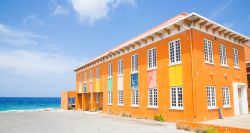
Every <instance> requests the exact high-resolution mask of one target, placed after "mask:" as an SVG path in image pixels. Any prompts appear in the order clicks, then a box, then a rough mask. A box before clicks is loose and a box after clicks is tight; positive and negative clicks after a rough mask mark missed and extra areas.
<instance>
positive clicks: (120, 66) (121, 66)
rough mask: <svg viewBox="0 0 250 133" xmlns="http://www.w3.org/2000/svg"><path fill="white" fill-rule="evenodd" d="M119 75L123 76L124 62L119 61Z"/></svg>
mask: <svg viewBox="0 0 250 133" xmlns="http://www.w3.org/2000/svg"><path fill="white" fill-rule="evenodd" d="M118 75H123V60H118Z"/></svg>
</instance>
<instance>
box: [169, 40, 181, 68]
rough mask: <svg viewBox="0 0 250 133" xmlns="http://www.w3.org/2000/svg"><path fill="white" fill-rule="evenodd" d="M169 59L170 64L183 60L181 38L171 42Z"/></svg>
mask: <svg viewBox="0 0 250 133" xmlns="http://www.w3.org/2000/svg"><path fill="white" fill-rule="evenodd" d="M169 59H170V64H178V63H180V62H181V46H180V40H175V41H172V42H170V43H169Z"/></svg>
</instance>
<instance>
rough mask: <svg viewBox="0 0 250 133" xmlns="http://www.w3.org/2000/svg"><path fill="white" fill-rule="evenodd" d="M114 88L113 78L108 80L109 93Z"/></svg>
mask: <svg viewBox="0 0 250 133" xmlns="http://www.w3.org/2000/svg"><path fill="white" fill-rule="evenodd" d="M112 88H113V81H112V78H110V79H108V91H109V92H110V91H112Z"/></svg>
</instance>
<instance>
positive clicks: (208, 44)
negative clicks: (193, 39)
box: [204, 39, 214, 63]
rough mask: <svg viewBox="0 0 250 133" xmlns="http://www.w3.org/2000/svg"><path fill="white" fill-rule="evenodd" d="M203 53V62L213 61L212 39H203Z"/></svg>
mask: <svg viewBox="0 0 250 133" xmlns="http://www.w3.org/2000/svg"><path fill="white" fill-rule="evenodd" d="M204 54H205V63H213V62H214V59H213V47H212V41H210V40H207V39H204Z"/></svg>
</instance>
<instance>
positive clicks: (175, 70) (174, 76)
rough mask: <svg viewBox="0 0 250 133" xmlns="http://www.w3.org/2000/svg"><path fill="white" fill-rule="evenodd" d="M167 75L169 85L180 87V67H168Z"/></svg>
mask: <svg viewBox="0 0 250 133" xmlns="http://www.w3.org/2000/svg"><path fill="white" fill-rule="evenodd" d="M168 73H169V77H168V79H169V85H170V86H181V85H182V65H176V66H170V67H169V69H168Z"/></svg>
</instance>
